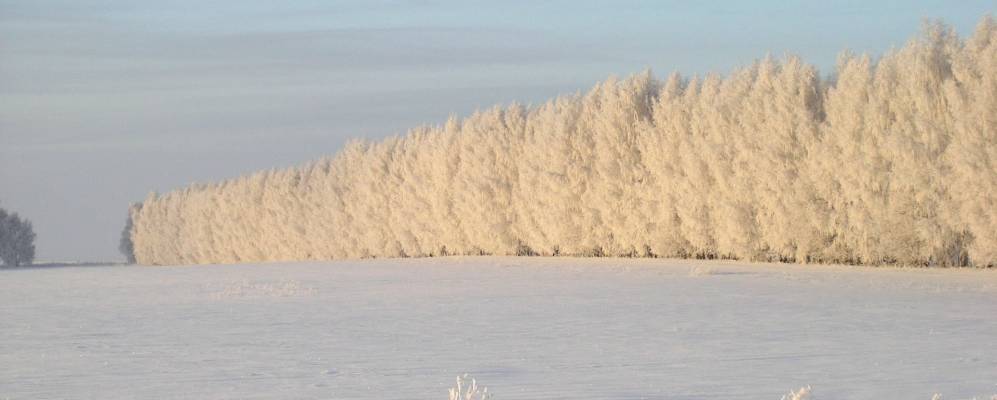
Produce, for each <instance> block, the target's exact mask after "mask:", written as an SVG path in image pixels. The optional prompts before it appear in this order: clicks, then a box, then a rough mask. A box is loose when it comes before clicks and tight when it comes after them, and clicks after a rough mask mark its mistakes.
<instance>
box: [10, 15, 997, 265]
mask: <svg viewBox="0 0 997 400" xmlns="http://www.w3.org/2000/svg"><path fill="white" fill-rule="evenodd" d="M679 4H680V3H679V2H665V3H661V2H627V3H626V4H625V6H624V5H621V4H620V3H614V4H613V6H601V7H597V6H585V5H582V6H579V5H575V4H574V3H570V2H545V3H542V4H533V3H530V2H515V3H502V4H501V5H489V4H480V3H474V4H468V3H458V4H448V3H444V2H434V1H421V2H413V3H408V2H334V3H333V4H328V3H327V2H296V3H295V4H294V5H280V6H270V5H267V4H265V3H263V2H238V3H236V2H224V3H221V4H215V5H211V6H199V3H195V2H186V1H180V2H168V3H146V2H143V3H141V4H134V3H132V2H125V1H104V2H100V3H99V4H92V5H89V6H81V5H79V4H78V3H76V2H69V1H0V33H2V34H3V36H4V37H5V38H8V40H7V41H4V42H2V43H0V86H2V87H3V88H4V90H3V91H2V92H0V187H2V188H3V190H2V191H0V207H3V208H5V209H7V210H9V211H12V212H17V213H19V214H21V215H22V216H23V217H26V218H28V219H30V220H31V221H32V222H33V223H34V226H35V231H36V232H37V234H38V239H37V242H36V243H37V247H38V259H39V260H40V261H48V260H120V259H122V258H123V257H122V256H121V255H120V254H118V252H117V242H118V237H119V234H120V231H121V228H122V226H123V224H124V220H125V215H126V211H127V206H128V204H129V203H131V202H136V201H141V200H142V199H144V198H145V197H146V195H147V193H149V192H151V191H158V192H164V191H168V190H170V189H175V188H178V187H181V186H184V185H187V184H189V183H191V182H207V181H215V180H219V179H223V178H230V177H235V176H239V175H242V174H246V173H250V172H253V171H256V170H260V169H266V168H271V167H281V166H289V165H296V164H302V163H304V162H306V161H309V160H313V159H316V158H319V157H322V156H326V155H331V154H333V153H335V152H336V151H338V150H339V149H340V148H341V147H342V145H343V143H344V142H345V141H346V140H347V139H349V138H352V137H367V138H380V137H384V136H387V135H391V134H399V133H404V131H405V130H407V129H408V128H413V127H416V126H418V125H421V124H438V123H442V122H443V121H444V120H445V119H446V117H447V116H448V115H450V114H457V115H466V114H468V113H470V112H472V111H474V110H475V109H479V108H487V107H490V106H492V105H494V104H506V103H509V102H512V101H518V102H520V103H527V104H531V103H532V104H536V103H540V102H542V101H544V100H546V99H548V98H550V97H553V96H556V95H558V94H562V93H571V92H575V91H579V90H587V89H588V88H589V87H590V86H591V85H592V84H594V83H596V82H598V81H601V80H603V79H605V78H606V77H607V76H610V75H617V76H626V75H629V74H631V73H635V72H638V71H640V70H642V69H645V68H651V69H653V70H654V71H656V73H657V74H658V75H659V76H665V75H667V74H668V73H669V72H671V71H680V72H682V73H683V74H686V75H692V74H702V73H706V72H727V71H729V70H730V69H731V68H733V67H736V66H742V65H747V64H749V63H750V62H751V61H752V60H754V59H757V58H760V57H762V56H764V55H765V54H767V53H771V54H773V55H781V54H783V53H792V54H798V55H800V56H801V57H802V58H804V59H805V60H807V61H808V62H811V63H814V64H816V65H817V66H818V67H819V68H820V72H821V74H827V73H828V72H829V71H830V70H831V67H832V66H833V64H834V61H835V59H836V57H837V55H838V53H839V52H840V50H841V49H843V48H849V49H852V50H853V51H855V52H860V53H861V52H868V53H870V54H873V55H880V54H882V53H883V52H885V51H887V50H889V49H890V48H891V47H897V46H901V45H902V44H903V43H905V42H906V41H907V40H908V38H910V37H912V36H913V35H914V34H915V33H916V32H917V31H918V30H919V29H920V26H921V20H922V19H923V18H932V19H942V20H944V21H945V22H946V23H948V24H950V25H952V26H953V27H954V28H955V29H956V30H957V31H958V32H959V33H960V34H963V35H965V34H967V33H969V32H971V31H972V28H973V26H974V25H975V24H976V23H977V22H978V21H979V19H980V18H981V17H982V16H983V15H985V14H986V13H988V12H992V11H993V3H992V2H987V1H972V2H961V3H960V4H958V5H957V6H953V5H951V4H947V3H946V2H943V1H930V2H929V1H924V2H915V3H913V4H912V3H909V2H882V3H877V4H863V3H861V2H857V1H856V2H837V3H836V4H797V5H793V6H785V5H781V4H777V2H764V3H761V4H753V5H751V6H746V5H743V4H733V5H731V4H722V3H720V4H710V5H696V6H680V5H679ZM195 7H197V9H196V11H194V8H195ZM774 15H778V18H773V16H774ZM427 99H428V100H427Z"/></svg>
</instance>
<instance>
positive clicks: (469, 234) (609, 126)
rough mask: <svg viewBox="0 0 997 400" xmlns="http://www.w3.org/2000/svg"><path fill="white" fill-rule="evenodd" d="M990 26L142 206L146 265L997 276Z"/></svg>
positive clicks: (939, 28) (481, 118)
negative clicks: (819, 66) (574, 262)
mask: <svg viewBox="0 0 997 400" xmlns="http://www.w3.org/2000/svg"><path fill="white" fill-rule="evenodd" d="M995 160H997V27H995V22H994V19H993V18H991V17H985V18H984V19H983V20H982V21H981V22H980V24H979V26H978V27H977V30H976V31H975V33H974V34H973V35H972V36H971V37H970V38H968V39H965V40H964V39H961V38H959V37H958V36H957V35H956V34H955V33H954V31H953V30H952V29H951V28H948V27H945V26H943V25H941V24H937V23H936V24H928V25H927V26H926V27H925V29H924V33H923V34H922V35H920V36H919V37H917V38H915V39H913V40H912V41H910V42H909V43H908V44H907V45H905V46H904V47H902V48H900V49H897V50H894V51H891V52H889V53H888V54H886V55H884V56H882V57H881V58H880V59H878V60H873V59H871V58H870V57H869V56H857V55H852V54H849V53H844V54H843V55H842V56H841V57H840V60H839V62H838V65H837V67H836V69H835V71H834V72H833V74H832V75H831V76H830V77H829V78H823V77H821V76H820V75H819V74H818V71H817V70H816V68H815V67H813V66H811V65H809V64H806V63H804V62H803V61H801V60H799V59H797V58H795V57H786V58H783V59H772V58H765V59H763V60H760V61H757V62H755V63H754V64H752V65H750V66H748V67H745V68H742V69H740V70H737V71H735V72H733V73H731V74H730V75H729V76H726V77H721V76H718V75H708V76H705V77H691V78H687V77H683V76H680V75H678V74H673V75H671V76H669V77H668V78H667V79H665V80H658V79H656V78H654V77H653V76H652V75H651V74H650V73H649V72H647V73H642V74H638V75H635V76H632V77H629V78H627V79H623V80H618V79H614V78H610V79H609V80H607V81H605V82H602V83H600V84H598V85H596V86H595V87H594V88H593V89H592V90H590V91H589V92H588V93H586V94H576V95H570V96H563V97H559V98H556V99H554V100H551V101H549V102H547V103H545V104H542V105H540V106H535V107H524V106H521V105H515V104H514V105H511V106H508V107H496V108H493V109H490V110H486V111H481V112H477V113H475V114H473V115H471V116H469V117H467V118H464V119H457V118H451V119H450V120H449V121H447V122H446V123H445V124H443V125H441V126H426V127H420V128H416V129H413V130H411V131H409V132H408V133H407V134H406V135H404V136H398V137H391V138H388V139H385V140H382V141H378V142H368V141H362V140H357V141H353V142H351V143H350V144H348V145H347V146H346V147H345V148H344V149H343V150H342V151H341V152H340V153H339V154H337V155H335V156H334V157H331V158H328V159H323V160H319V161H315V162H311V163H308V164H305V165H302V166H300V167H296V168H289V169H283V170H269V171H262V172H257V173H254V174H252V175H248V176H244V177H241V178H237V179H232V180H227V181H223V182H220V183H215V184H195V185H191V186H189V187H187V188H184V189H180V190H175V191H172V192H169V193H166V194H163V195H156V194H150V195H149V197H148V198H147V199H145V201H143V202H141V203H137V204H135V205H133V206H132V207H131V209H130V212H129V221H128V224H127V226H126V230H125V232H124V237H123V240H122V249H124V251H125V252H126V254H127V255H128V256H129V258H133V259H134V260H136V261H137V262H139V263H142V264H188V263H232V262H248V261H279V260H313V259H341V258H362V257H406V256H432V255H445V254H495V255H512V254H519V255H532V254H541V255H606V256H670V257H705V258H714V257H717V258H736V259H749V260H782V261H795V262H845V263H863V264H881V263H898V264H904V265H977V266H987V265H995V264H997V213H995V212H994V210H995V207H997V161H995Z"/></svg>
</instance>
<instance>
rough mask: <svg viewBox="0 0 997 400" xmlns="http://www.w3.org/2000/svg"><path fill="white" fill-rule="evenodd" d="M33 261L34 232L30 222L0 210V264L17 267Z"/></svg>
mask: <svg viewBox="0 0 997 400" xmlns="http://www.w3.org/2000/svg"><path fill="white" fill-rule="evenodd" d="M34 260H35V230H34V228H33V227H32V226H31V221H28V220H27V219H22V218H21V217H20V216H19V215H17V213H8V212H7V211H6V210H4V209H2V208H0V262H3V264H4V265H6V266H11V267H17V266H20V265H23V264H31V262H32V261H34Z"/></svg>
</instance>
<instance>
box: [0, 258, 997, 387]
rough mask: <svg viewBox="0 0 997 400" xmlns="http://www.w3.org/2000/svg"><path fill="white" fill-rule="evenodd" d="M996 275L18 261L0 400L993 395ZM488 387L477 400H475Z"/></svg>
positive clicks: (466, 263)
mask: <svg viewBox="0 0 997 400" xmlns="http://www.w3.org/2000/svg"><path fill="white" fill-rule="evenodd" d="M995 315H997V271H994V270H979V269H913V270H911V269H898V268H883V269H877V268H857V267H840V266H800V265H794V264H746V263H738V262H706V261H688V260H666V259H610V258H567V257H560V258H545V257H443V258H423V259H389V260H365V261H341V262H320V263H318V262H317V263H275V264H242V265H211V266H199V267H126V266H108V267H99V266H91V267H65V268H36V269H25V270H10V271H7V270H5V271H0V316H2V317H0V333H2V335H0V336H2V339H0V399H3V398H11V399H91V398H99V399H190V398H198V399H202V398H203V399H350V400H368V399H369V400H375V399H376V400H409V399H440V398H443V397H444V396H446V395H447V393H448V389H449V388H451V387H452V386H453V385H454V381H453V377H454V376H457V375H459V374H463V373H468V374H469V375H470V376H472V377H474V378H476V379H477V381H476V382H471V381H465V384H462V385H461V387H460V388H459V390H457V391H456V393H455V394H459V395H460V396H463V397H464V398H465V399H468V398H471V399H474V397H475V396H478V397H484V394H485V393H486V392H485V391H484V388H483V386H488V388H489V389H488V391H487V393H488V394H491V393H492V392H495V394H494V397H495V400H516V399H524V400H528V399H571V400H586V399H592V400H596V399H598V400H627V399H631V400H632V399H641V398H645V399H723V400H756V399H773V400H775V399H779V398H780V397H781V396H782V395H785V394H786V393H787V390H788V389H791V388H799V387H801V386H803V385H813V388H815V389H816V393H815V396H816V397H817V398H819V400H845V399H876V400H878V399H891V400H892V399H925V400H926V399H928V398H930V397H931V394H932V393H942V394H944V399H945V400H953V399H954V400H959V399H963V400H965V399H972V398H973V397H974V396H976V397H980V398H986V397H982V396H985V395H989V394H991V393H994V391H995V386H994V385H995V384H997V346H994V345H993V341H994V332H997V317H995ZM475 400H478V399H475Z"/></svg>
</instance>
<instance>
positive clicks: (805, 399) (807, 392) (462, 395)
mask: <svg viewBox="0 0 997 400" xmlns="http://www.w3.org/2000/svg"><path fill="white" fill-rule="evenodd" d="M812 394H813V388H811V387H810V386H805V387H801V388H800V389H799V390H791V391H790V392H789V393H787V394H785V395H783V396H782V398H781V400H817V399H816V398H814V397H813V396H812ZM492 399H494V397H492V395H491V393H488V388H486V387H484V386H482V387H481V388H478V382H477V381H476V380H474V379H473V378H471V377H469V376H468V375H467V374H464V375H461V376H458V377H457V384H456V385H455V386H454V387H453V388H451V389H450V400H492ZM973 399H974V400H976V398H975V397H974V398H973ZM931 400H942V395H941V394H938V393H936V394H935V395H933V396H931ZM990 400H997V394H995V395H993V396H991V397H990Z"/></svg>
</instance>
